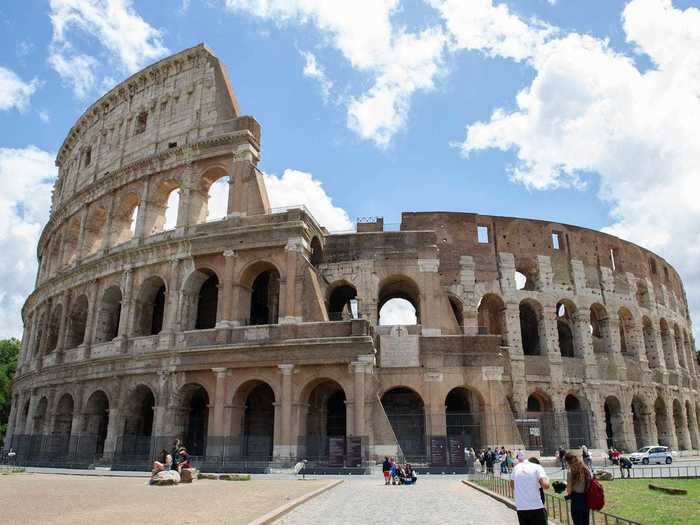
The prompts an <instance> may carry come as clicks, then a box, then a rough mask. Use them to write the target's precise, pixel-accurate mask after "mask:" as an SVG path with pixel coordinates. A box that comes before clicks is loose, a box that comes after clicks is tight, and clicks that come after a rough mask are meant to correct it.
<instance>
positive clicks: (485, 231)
mask: <svg viewBox="0 0 700 525" xmlns="http://www.w3.org/2000/svg"><path fill="white" fill-rule="evenodd" d="M476 239H477V240H478V241H479V243H480V244H488V243H489V227H488V226H484V225H482V224H479V225H477V227H476Z"/></svg>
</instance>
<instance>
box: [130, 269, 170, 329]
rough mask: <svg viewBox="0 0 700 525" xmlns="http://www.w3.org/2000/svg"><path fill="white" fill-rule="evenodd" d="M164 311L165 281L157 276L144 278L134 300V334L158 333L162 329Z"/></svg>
mask: <svg viewBox="0 0 700 525" xmlns="http://www.w3.org/2000/svg"><path fill="white" fill-rule="evenodd" d="M164 313H165V283H164V282H163V279H161V278H160V277H158V276H155V275H154V276H152V277H149V278H148V279H146V280H145V281H144V282H143V284H142V285H141V289H140V290H139V294H138V299H137V302H136V323H135V329H136V330H135V334H134V335H137V336H139V335H158V334H159V333H160V332H161V330H162V329H163V317H164Z"/></svg>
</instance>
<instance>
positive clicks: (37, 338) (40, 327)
mask: <svg viewBox="0 0 700 525" xmlns="http://www.w3.org/2000/svg"><path fill="white" fill-rule="evenodd" d="M45 324H46V315H45V313H44V312H42V313H41V315H39V321H38V322H37V324H36V334H35V335H34V344H33V348H32V356H33V357H39V356H41V344H42V340H43V337H44V325H45Z"/></svg>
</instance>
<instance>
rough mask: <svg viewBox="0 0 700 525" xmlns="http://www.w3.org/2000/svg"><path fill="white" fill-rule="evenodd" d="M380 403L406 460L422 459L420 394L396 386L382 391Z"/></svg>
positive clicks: (424, 453)
mask: <svg viewBox="0 0 700 525" xmlns="http://www.w3.org/2000/svg"><path fill="white" fill-rule="evenodd" d="M381 403H382V406H383V407H384V412H385V413H386V415H387V418H388V419H389V423H390V424H391V428H392V430H393V431H394V435H395V436H396V439H397V440H398V442H399V445H400V446H401V450H402V451H403V453H404V456H405V457H406V460H407V461H409V462H418V461H422V460H424V458H425V455H426V448H425V446H426V445H425V439H426V436H425V405H424V403H423V398H421V396H420V394H418V393H417V392H416V391H415V390H412V389H410V388H407V387H403V386H397V387H393V388H391V389H389V390H387V391H385V392H384V394H383V395H382V397H381ZM416 460H418V461H416Z"/></svg>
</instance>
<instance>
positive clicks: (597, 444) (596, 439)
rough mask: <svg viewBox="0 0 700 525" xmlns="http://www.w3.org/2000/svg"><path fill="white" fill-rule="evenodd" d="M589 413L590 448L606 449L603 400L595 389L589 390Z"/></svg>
mask: <svg viewBox="0 0 700 525" xmlns="http://www.w3.org/2000/svg"><path fill="white" fill-rule="evenodd" d="M588 398H589V402H590V407H591V410H590V412H589V413H590V414H592V416H591V417H592V421H591V426H592V428H591V430H592V434H593V435H592V436H591V437H592V443H591V447H592V448H599V449H602V450H606V449H607V444H608V443H607V434H606V433H605V409H604V407H603V401H602V400H601V399H600V395H599V393H598V391H597V390H591V391H590V393H589V395H588Z"/></svg>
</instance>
